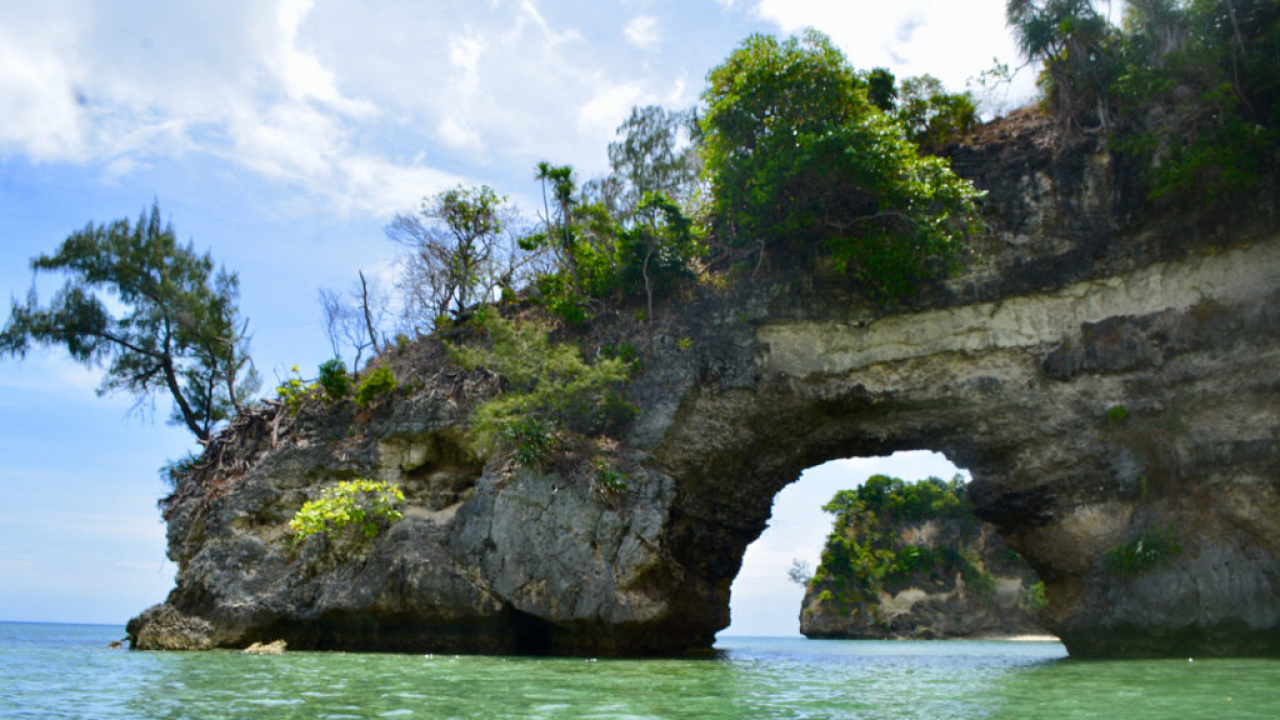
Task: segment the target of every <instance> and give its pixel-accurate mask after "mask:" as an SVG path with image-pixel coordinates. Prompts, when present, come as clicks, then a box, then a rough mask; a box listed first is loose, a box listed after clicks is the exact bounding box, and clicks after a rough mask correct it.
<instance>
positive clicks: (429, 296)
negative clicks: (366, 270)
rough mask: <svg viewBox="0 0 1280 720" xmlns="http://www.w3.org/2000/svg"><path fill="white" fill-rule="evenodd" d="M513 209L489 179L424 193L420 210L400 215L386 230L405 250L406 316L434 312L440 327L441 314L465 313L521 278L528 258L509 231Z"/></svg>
mask: <svg viewBox="0 0 1280 720" xmlns="http://www.w3.org/2000/svg"><path fill="white" fill-rule="evenodd" d="M509 214H510V211H509V210H508V206H507V198H505V197H503V196H500V195H498V194H497V193H496V192H495V191H494V190H493V188H491V187H489V186H488V185H481V186H478V187H464V186H461V185H459V186H457V187H455V188H453V189H450V190H445V191H443V192H440V193H437V194H435V195H433V196H431V197H428V198H423V200H422V205H421V207H420V208H419V210H418V212H417V213H414V214H401V215H397V216H396V218H395V220H394V221H393V222H392V223H391V224H390V225H388V226H387V227H386V229H385V231H386V234H387V236H388V237H389V238H391V239H392V240H393V241H395V242H396V243H398V244H400V245H401V246H402V247H403V248H404V250H405V252H404V254H403V255H402V257H401V262H402V264H403V266H404V272H403V277H402V278H401V280H400V282H399V285H400V287H401V288H402V289H403V290H404V291H405V305H406V308H405V314H406V317H408V318H410V319H414V318H421V319H423V320H425V319H427V318H431V319H434V320H435V323H434V324H435V326H436V327H439V326H440V325H441V323H440V320H439V318H441V317H449V316H450V315H452V316H453V317H461V316H462V315H463V314H464V313H465V312H467V311H468V310H470V309H471V308H472V306H474V305H477V304H480V305H483V304H485V303H488V302H490V301H491V300H492V298H493V295H494V291H495V290H496V289H498V288H500V287H504V286H506V285H508V284H510V283H512V282H516V281H518V280H521V279H522V276H520V275H519V273H520V269H521V267H522V265H523V263H524V261H525V259H526V258H524V256H523V250H522V249H521V248H520V247H518V246H516V245H515V244H514V241H513V239H512V238H511V237H510V236H509V235H508V234H507V233H506V232H505V230H506V227H507V218H508V216H509ZM405 341H406V342H407V341H408V336H405ZM396 345H397V347H401V343H400V342H399V340H398V339H397V342H396Z"/></svg>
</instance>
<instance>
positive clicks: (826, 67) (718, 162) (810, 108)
mask: <svg viewBox="0 0 1280 720" xmlns="http://www.w3.org/2000/svg"><path fill="white" fill-rule="evenodd" d="M708 80H709V85H708V87H707V89H706V90H705V91H704V92H703V95H702V98H703V101H704V102H705V103H706V105H707V113H706V116H705V118H704V119H703V122H702V129H703V137H702V149H703V158H704V160H705V163H706V170H707V172H708V173H709V176H710V178H711V190H712V197H713V202H714V208H713V212H714V214H715V218H714V222H715V226H716V230H717V232H718V233H719V234H720V235H721V237H722V239H725V240H726V241H727V242H729V243H731V244H737V245H740V246H751V245H758V246H759V247H760V248H761V250H762V251H763V250H772V251H774V256H775V257H779V256H781V257H788V256H790V258H789V259H790V261H791V262H795V261H807V260H811V259H813V258H825V259H828V260H829V261H831V262H832V263H833V264H834V266H835V267H836V269H837V270H841V271H844V270H847V271H850V272H852V273H853V274H854V275H855V276H856V277H857V278H858V279H860V280H861V281H862V282H863V283H864V284H866V285H867V286H868V287H870V288H871V289H872V290H873V291H874V292H876V293H878V294H880V295H882V296H887V297H901V296H903V295H906V294H908V293H910V292H911V291H912V290H913V289H914V288H915V287H917V286H918V285H919V283H920V282H922V281H923V280H926V279H927V278H929V277H932V276H935V275H936V274H937V273H938V272H939V271H940V269H941V268H946V267H947V266H949V264H950V263H951V262H952V261H953V260H954V259H955V257H956V255H957V253H958V251H959V248H960V242H961V239H962V237H963V235H964V234H965V233H966V232H967V231H968V230H969V229H971V226H972V223H973V222H975V219H976V217H977V213H976V207H975V204H974V201H975V199H976V198H977V197H979V195H980V193H979V192H978V191H976V190H975V189H974V188H973V186H972V185H971V184H969V183H968V182H967V181H964V180H962V179H961V178H959V177H957V176H956V175H955V174H954V173H953V172H952V171H951V169H950V167H949V166H948V164H947V162H946V161H945V160H943V159H941V158H937V157H927V156H922V155H921V154H920V153H919V151H918V148H917V146H916V145H915V143H913V142H911V141H910V140H909V139H908V137H907V135H906V131H905V130H904V128H903V127H902V125H901V123H900V122H899V121H898V120H897V119H896V118H894V117H892V116H890V115H888V114H886V113H885V112H883V111H882V110H881V109H880V108H879V107H877V106H876V105H875V104H873V103H872V102H871V101H870V100H869V99H868V95H867V86H866V81H864V80H863V79H862V77H861V76H860V75H859V74H858V73H857V72H856V71H855V70H854V69H853V68H852V67H851V66H850V65H849V64H848V62H847V61H846V60H845V58H844V55H843V54H842V53H841V52H840V51H839V50H838V49H836V48H835V46H834V45H832V43H831V41H830V40H829V39H828V38H827V37H826V36H825V35H822V34H821V33H818V32H816V31H813V30H810V31H809V32H807V33H805V34H804V35H803V36H802V37H799V38H796V37H792V38H789V39H787V40H785V41H779V40H778V39H776V38H774V37H771V36H765V35H752V36H751V37H749V38H747V40H746V41H744V42H743V43H742V45H741V46H739V47H738V49H737V50H735V51H734V52H733V53H732V54H731V55H730V56H729V58H728V59H727V60H726V61H725V62H724V63H723V64H721V65H720V66H718V67H716V68H715V69H713V70H712V71H711V73H710V75H709V76H708ZM883 84H884V83H883V78H878V79H877V84H876V89H877V100H878V101H879V102H881V103H884V104H885V105H888V104H889V103H888V100H889V97H888V94H887V92H886V91H885V89H884V88H883V87H882V85H883Z"/></svg>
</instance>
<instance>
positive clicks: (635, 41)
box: [622, 15, 662, 50]
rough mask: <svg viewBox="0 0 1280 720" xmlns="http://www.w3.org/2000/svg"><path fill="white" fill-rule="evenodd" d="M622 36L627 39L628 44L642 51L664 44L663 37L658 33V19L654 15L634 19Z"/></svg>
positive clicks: (624, 29)
mask: <svg viewBox="0 0 1280 720" xmlns="http://www.w3.org/2000/svg"><path fill="white" fill-rule="evenodd" d="M622 34H623V36H624V37H626V38H627V42H629V43H631V44H632V45H635V46H636V47H638V48H640V49H641V50H648V49H650V48H653V47H656V46H657V45H658V44H659V43H661V42H662V36H661V34H659V32H658V18H656V17H653V16H652V15H641V16H639V17H636V18H632V20H631V22H629V23H627V26H626V27H625V28H623V30H622Z"/></svg>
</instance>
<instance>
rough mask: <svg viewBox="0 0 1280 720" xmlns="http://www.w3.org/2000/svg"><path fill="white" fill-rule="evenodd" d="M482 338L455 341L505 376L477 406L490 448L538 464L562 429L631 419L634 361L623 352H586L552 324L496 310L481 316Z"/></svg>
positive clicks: (483, 441)
mask: <svg viewBox="0 0 1280 720" xmlns="http://www.w3.org/2000/svg"><path fill="white" fill-rule="evenodd" d="M477 324H478V325H479V326H480V328H481V330H482V332H483V341H482V342H480V343H473V344H450V345H449V346H448V348H449V353H450V355H451V356H452V358H453V360H454V361H455V362H457V363H458V364H459V365H461V366H463V367H464V368H467V369H477V368H484V369H485V370H487V371H489V372H492V373H494V374H496V375H497V376H498V378H500V380H501V383H502V387H503V392H502V393H501V394H500V395H498V396H497V397H495V398H493V399H491V400H488V401H486V402H484V403H482V404H480V405H479V406H478V407H476V409H475V411H474V412H473V413H472V416H471V421H472V425H473V429H474V431H475V433H476V437H477V441H478V445H479V447H480V448H481V450H482V451H483V452H486V453H488V452H493V451H495V450H504V451H508V452H511V453H512V454H513V457H514V459H515V460H516V461H517V462H518V463H519V464H521V465H527V466H537V465H539V464H541V462H542V461H543V460H544V459H546V458H547V456H548V455H549V454H550V452H551V451H552V450H553V449H554V448H555V447H557V446H558V445H559V444H560V441H559V439H558V437H557V433H558V432H560V431H566V432H572V433H584V434H585V433H602V432H604V431H606V430H608V429H609V428H611V427H616V426H617V425H618V424H619V423H620V422H623V421H625V420H627V419H630V417H631V415H632V413H633V412H634V410H633V409H632V408H631V406H630V405H628V404H627V403H626V401H625V400H624V399H623V397H622V395H621V392H620V389H621V386H622V384H623V383H625V382H626V380H627V379H628V378H629V377H630V374H631V365H630V364H629V363H627V362H625V361H624V360H622V359H621V358H617V357H601V358H597V359H596V360H595V362H594V363H590V364H589V363H587V362H586V361H584V360H583V358H582V352H581V350H580V349H579V348H578V347H577V346H576V345H573V344H571V343H563V342H553V341H552V340H551V338H550V336H549V335H548V329H547V327H546V326H545V325H543V324H540V323H538V322H536V321H533V320H529V321H525V322H523V323H519V322H516V321H512V320H508V319H506V318H503V317H502V316H501V315H499V314H497V313H483V314H482V316H481V318H478V319H477Z"/></svg>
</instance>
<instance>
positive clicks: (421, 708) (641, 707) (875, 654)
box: [0, 623, 1280, 720]
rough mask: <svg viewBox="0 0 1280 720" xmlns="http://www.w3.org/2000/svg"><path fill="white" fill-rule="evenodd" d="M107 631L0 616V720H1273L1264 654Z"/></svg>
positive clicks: (1275, 699)
mask: <svg viewBox="0 0 1280 720" xmlns="http://www.w3.org/2000/svg"><path fill="white" fill-rule="evenodd" d="M123 634H124V631H123V629H122V628H119V627H110V626H86V625H42V624H23V623H0V717H3V718H42V719H51V718H93V719H99V718H101V719H113V720H114V719H116V718H121V719H123V718H128V719H130V720H135V719H145V718H166V719H168V718H175V719H176V718H191V719H192V720H213V719H217V718H254V719H255V720H257V719H262V718H483V719H484V720H496V719H498V718H548V719H551V718H556V719H561V718H570V719H572V718H619V719H637V720H638V719H641V718H643V719H645V720H650V719H657V718H664V719H665V718H734V719H735V720H741V719H744V718H761V719H765V718H768V719H774V718H921V719H928V720H945V719H947V718H1054V719H1058V718H1124V719H1125V720H1135V719H1141V718H1276V717H1280V660H1196V661H1195V662H1188V661H1187V660H1185V659H1183V660H1161V661H1127V662H1085V661H1074V660H1069V659H1066V657H1065V655H1066V653H1065V651H1064V650H1063V648H1062V646H1061V645H1059V644H1057V643H1022V642H955V641H951V642H857V641H813V640H803V639H794V640H793V639H781V638H725V639H722V640H721V641H720V642H719V643H718V644H717V647H718V648H719V651H718V652H717V653H716V654H715V656H714V657H709V658H702V659H688V660H598V661H595V660H585V659H581V658H578V659H565V658H513V657H506V658H504V657H455V656H452V655H435V656H422V655H381V654H343V653H292V654H286V655H283V656H276V657H258V656H249V655H243V654H240V653H236V652H227V651H219V652H211V653H191V654H186V653H170V654H166V653H140V652H128V651H124V650H110V649H108V648H107V644H108V643H109V642H110V641H111V640H114V639H118V638H120V637H121V636H123Z"/></svg>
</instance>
